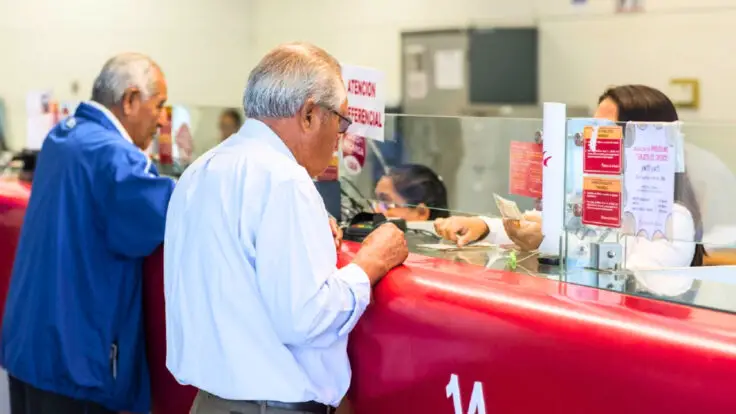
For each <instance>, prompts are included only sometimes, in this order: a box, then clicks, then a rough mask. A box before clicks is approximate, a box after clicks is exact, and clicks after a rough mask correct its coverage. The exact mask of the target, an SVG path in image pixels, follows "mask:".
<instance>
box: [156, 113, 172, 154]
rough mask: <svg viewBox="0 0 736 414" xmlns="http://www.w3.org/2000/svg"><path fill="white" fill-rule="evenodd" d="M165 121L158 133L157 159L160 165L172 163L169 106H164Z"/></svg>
mask: <svg viewBox="0 0 736 414" xmlns="http://www.w3.org/2000/svg"><path fill="white" fill-rule="evenodd" d="M164 110H165V111H166V123H164V124H163V125H161V128H160V130H159V133H158V161H159V162H160V163H161V165H171V164H173V163H174V160H173V158H172V145H171V107H170V106H169V107H166V108H165V109H164Z"/></svg>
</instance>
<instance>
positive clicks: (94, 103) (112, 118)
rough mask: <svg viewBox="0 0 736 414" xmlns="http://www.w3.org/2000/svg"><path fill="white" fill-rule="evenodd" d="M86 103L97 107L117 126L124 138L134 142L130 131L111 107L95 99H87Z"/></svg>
mask: <svg viewBox="0 0 736 414" xmlns="http://www.w3.org/2000/svg"><path fill="white" fill-rule="evenodd" d="M85 104H87V105H89V106H91V107H92V108H95V109H96V110H98V111H100V112H102V114H103V115H105V118H107V119H108V120H109V121H110V122H111V123H112V124H113V125H114V126H115V129H117V130H118V132H119V133H120V135H122V136H123V138H125V140H126V141H128V142H130V143H131V144H133V139H132V138H130V134H128V131H126V130H125V128H124V127H123V125H122V124H121V123H120V121H119V120H118V118H117V117H116V116H115V114H113V113H112V112H110V110H109V109H107V108H106V107H105V106H104V105H102V104H100V103H98V102H95V101H86V102H85Z"/></svg>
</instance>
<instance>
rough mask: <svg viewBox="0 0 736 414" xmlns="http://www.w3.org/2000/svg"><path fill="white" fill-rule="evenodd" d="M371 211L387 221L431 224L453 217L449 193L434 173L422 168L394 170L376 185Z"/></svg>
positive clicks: (407, 165)
mask: <svg viewBox="0 0 736 414" xmlns="http://www.w3.org/2000/svg"><path fill="white" fill-rule="evenodd" d="M375 195H376V200H374V201H372V203H371V204H372V205H371V207H372V208H373V210H374V211H375V212H376V213H382V214H384V215H386V217H391V218H400V219H404V220H406V221H427V220H436V219H440V218H445V217H449V215H450V212H449V211H448V209H447V189H446V188H445V184H444V183H443V182H442V178H440V177H439V176H438V175H437V174H436V173H435V172H434V171H432V169H430V168H429V167H425V166H424V165H419V164H404V165H399V166H397V167H393V168H391V169H390V170H389V172H388V174H386V175H384V176H383V177H381V179H380V180H378V183H377V184H376V190H375Z"/></svg>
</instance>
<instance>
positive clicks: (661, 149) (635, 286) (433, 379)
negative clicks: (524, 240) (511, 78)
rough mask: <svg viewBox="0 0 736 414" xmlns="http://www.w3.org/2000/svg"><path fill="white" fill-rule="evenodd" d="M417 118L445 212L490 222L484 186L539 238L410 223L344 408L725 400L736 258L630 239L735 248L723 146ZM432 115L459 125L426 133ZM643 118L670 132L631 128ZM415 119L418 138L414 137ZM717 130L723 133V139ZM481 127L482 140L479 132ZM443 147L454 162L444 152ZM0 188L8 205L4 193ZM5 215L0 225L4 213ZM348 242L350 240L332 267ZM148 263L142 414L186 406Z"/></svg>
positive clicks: (521, 408)
mask: <svg viewBox="0 0 736 414" xmlns="http://www.w3.org/2000/svg"><path fill="white" fill-rule="evenodd" d="M412 118H413V120H409V119H404V120H403V122H404V126H405V128H406V129H405V132H404V136H403V141H404V142H403V143H402V146H403V147H404V149H403V154H404V156H403V158H404V159H403V160H402V162H419V163H423V164H425V165H428V166H430V167H432V168H434V169H435V170H436V171H438V172H439V173H440V175H442V177H443V178H444V180H445V183H446V185H447V187H448V190H449V193H450V207H451V208H452V211H451V214H452V215H471V216H472V215H476V214H478V213H485V214H486V215H488V216H495V217H496V218H495V219H493V218H492V219H491V220H499V221H500V220H501V218H500V217H498V216H499V213H500V211H499V210H497V209H496V206H495V202H494V198H493V194H494V193H496V194H498V195H500V196H501V197H502V198H503V199H505V200H510V201H514V202H516V204H517V205H518V207H519V209H520V210H521V211H524V210H532V209H534V208H535V207H538V208H540V209H541V226H540V228H541V231H542V233H543V235H544V238H543V240H542V243H541V245H539V247H538V249H537V250H533V251H522V250H520V249H518V248H516V247H514V246H513V244H512V243H510V242H498V241H493V242H490V243H488V244H479V245H475V246H469V247H467V248H463V249H456V248H452V246H449V245H447V244H446V243H444V242H442V241H441V240H439V239H438V238H437V237H436V236H435V235H434V233H433V230H432V228H433V227H432V225H431V223H426V222H423V223H417V222H409V223H407V233H406V234H407V240H408V242H409V246H410V252H411V254H410V256H409V258H408V260H407V261H406V263H405V265H403V266H400V267H398V268H396V269H394V270H392V271H391V272H390V273H389V275H387V277H386V278H385V279H384V280H383V281H382V282H381V283H379V284H378V285H377V286H376V287H375V289H374V292H373V298H372V303H371V305H370V306H369V308H368V310H367V311H366V313H365V315H364V316H363V318H362V319H361V321H360V322H359V323H358V325H357V327H356V328H355V330H354V331H353V333H352V334H351V338H350V341H349V350H348V351H349V356H350V359H351V364H352V367H353V381H352V385H351V389H350V391H349V393H348V400H349V404H347V405H349V408H348V410H352V412H354V413H370V414H373V413H382V414H391V413H397V414H398V413H401V414H404V413H457V414H459V413H463V414H464V413H483V414H485V413H491V412H494V413H539V412H545V413H614V412H615V413H620V412H628V413H653V412H672V413H696V412H698V413H699V412H702V413H731V412H734V411H735V410H736V394H734V393H732V392H731V390H730V388H731V387H730V386H731V384H733V383H734V382H736V314H734V311H736V280H733V279H734V278H736V269H735V268H731V267H730V266H705V267H688V266H673V265H671V264H670V263H669V262H662V261H660V262H662V263H660V265H659V266H650V267H647V266H645V264H646V263H647V262H646V261H642V260H641V259H637V258H636V256H635V255H636V254H637V252H640V251H637V250H636V249H632V248H631V247H629V246H630V244H632V243H635V242H638V241H639V238H648V239H647V240H648V242H649V243H661V244H664V245H667V246H669V245H675V244H676V245H677V246H680V245H681V244H682V245H685V246H687V245H688V243H690V244H691V245H693V246H694V245H695V244H696V243H700V244H703V245H705V246H706V248H707V249H708V252H709V253H710V252H711V251H719V252H722V251H729V250H728V249H730V248H731V247H732V246H733V245H734V243H733V241H732V240H728V237H729V236H728V234H729V232H728V231H727V229H728V227H729V226H731V222H729V221H728V220H733V221H736V217H734V218H731V217H729V215H728V214H724V215H723V216H722V217H720V216H719V217H717V218H715V219H712V218H710V217H707V215H708V214H711V215H713V214H716V213H714V212H717V209H716V208H715V207H714V206H713V205H712V204H710V203H709V200H712V199H715V200H721V199H718V198H717V197H721V196H722V193H725V192H728V191H730V192H731V193H733V191H731V190H730V189H736V184H734V185H733V186H730V185H729V184H727V183H726V181H725V180H722V179H719V180H718V183H720V185H721V187H719V188H720V190H721V191H717V192H715V193H709V192H708V191H707V188H705V184H704V183H700V181H698V180H701V179H702V178H701V177H707V176H708V174H712V172H709V173H707V174H706V173H702V172H699V171H698V170H699V169H701V168H706V167H707V168H713V166H714V165H716V164H717V165H718V167H719V168H720V167H723V169H725V170H727V171H728V173H729V174H731V175H733V173H732V171H736V162H734V161H736V159H731V158H721V157H723V156H724V153H723V152H721V151H718V150H715V149H716V148H719V147H717V146H713V147H711V146H710V145H709V144H708V142H709V141H708V140H709V139H710V138H709V137H705V136H704V135H707V134H705V132H708V131H709V128H708V127H706V126H688V125H687V124H685V125H664V124H662V125H636V124H629V125H615V124H606V123H600V122H597V121H594V120H589V119H585V120H579V119H567V118H566V116H565V111H564V106H561V105H548V106H547V107H546V108H545V119H544V120H513V119H503V120H497V119H480V118H470V119H468V118H456V119H453V118H445V120H443V121H437V120H436V119H422V118H421V117H412ZM435 122H446V123H448V125H447V126H448V128H443V131H450V130H452V129H453V128H454V129H455V130H456V132H457V134H456V135H449V136H447V137H446V138H442V137H439V136H433V135H432V134H433V133H432V131H433V129H432V127H431V125H433V123H435ZM423 123H424V124H423ZM449 123H453V125H452V126H451V127H450V125H449ZM387 124H388V122H387ZM648 128H652V130H653V131H655V130H656V131H662V130H664V131H665V132H664V133H659V132H657V133H652V134H650V135H647V133H643V134H640V133H637V129H641V130H645V129H648ZM688 128H690V129H688ZM420 131H424V132H425V133H424V135H425V136H428V138H427V139H428V140H429V144H430V145H424V146H422V145H421V142H419V141H418V140H419V139H421V136H422V135H423V134H422V133H421V132H420ZM732 131H733V132H736V126H733V127H732ZM676 133H679V134H676ZM717 135H718V136H717V138H718V141H717V142H718V143H720V142H721V141H720V140H723V137H724V135H723V134H722V132H719V134H717ZM696 138H697V139H696ZM443 139H449V140H455V142H457V143H458V144H457V145H456V146H455V149H454V151H455V152H452V151H448V150H447V148H448V147H445V146H434V147H433V143H436V142H439V141H440V140H443ZM433 140H434V141H433ZM483 140H485V143H486V145H483V146H474V145H477V144H478V143H482V142H483ZM590 141H593V144H592V145H593V148H594V149H595V150H594V151H590V150H589V149H590V145H591V142H590ZM608 141H613V142H608ZM713 142H716V141H713ZM425 144H427V142H425ZM443 145H444V144H443ZM585 145H588V149H586V147H585ZM713 145H720V144H713ZM690 147H693V148H696V149H697V150H698V151H700V153H707V155H708V156H709V157H710V158H707V159H708V160H709V162H707V163H705V164H704V165H705V167H704V166H703V165H701V164H698V165H690V159H691V157H690V154H691V153H693V152H691V150H690ZM422 148H423V149H422ZM437 148H445V149H443V150H440V151H439V152H440V153H441V154H440V155H443V156H442V157H440V156H438V155H437V154H435V153H433V152H432V151H435V150H436V149H437ZM618 148H621V149H620V151H619V150H618ZM681 148H684V150H683V151H681ZM363 150H364V154H367V156H366V157H365V159H364V160H360V161H361V162H360V163H359V164H360V167H361V168H355V164H353V165H352V166H351V167H352V168H351V169H346V170H347V172H343V171H342V169H341V173H340V174H341V175H342V177H341V183H342V188H343V189H344V191H343V194H344V200H343V201H344V205H345V208H344V210H343V211H344V212H346V213H351V212H355V211H356V210H359V209H360V208H361V206H362V207H367V205H368V204H370V203H369V199H370V198H372V197H373V196H372V195H371V193H372V191H373V186H374V185H375V181H376V179H377V178H378V176H379V175H380V174H381V172H383V171H385V170H386V169H387V168H390V167H392V166H393V165H389V164H386V159H388V158H389V157H383V156H382V154H381V153H380V151H381V145H379V144H376V143H372V142H365V147H364V149H363ZM681 152H684V167H683V164H678V163H677V162H678V161H677V158H674V161H675V162H670V161H671V160H670V156H672V157H680V155H682V154H680V153H681ZM663 154H666V155H667V157H666V158H667V159H666V160H665V157H663V156H662V155H663ZM678 154H680V155H678ZM701 155H702V154H701ZM726 155H727V154H726ZM348 156H353V158H348ZM452 156H457V157H459V158H460V159H459V160H448V157H452ZM632 156H633V157H636V159H633V158H631V157H632ZM616 157H619V158H620V160H618V159H617V158H616ZM731 157H732V158H733V156H731ZM345 158H348V159H349V161H350V162H354V161H355V159H354V158H356V157H355V156H354V154H347V155H346V152H345V151H343V154H342V158H341V163H342V162H343V161H344V159H345ZM619 161H620V168H619V167H617V166H618V165H619ZM731 163H733V166H731V165H732V164H731ZM632 166H636V167H637V170H636V171H635V172H634V171H633V170H630V169H629V168H630V167H632ZM683 168H684V170H685V171H686V172H687V173H688V176H689V177H690V179H691V180H692V181H693V182H697V183H700V184H701V185H700V187H698V188H696V189H695V192H696V199H697V200H698V201H699V202H700V205H702V206H704V207H703V208H702V209H701V215H702V216H703V217H702V221H703V225H702V231H701V232H699V233H697V234H696V233H695V232H694V233H693V236H692V237H690V239H689V240H688V238H687V237H685V236H682V235H681V234H684V233H682V232H675V231H674V230H673V225H672V223H671V221H672V220H670V219H669V218H668V217H669V216H671V215H672V214H671V210H674V209H677V208H678V207H677V206H678V205H679V204H680V203H679V200H680V199H681V198H682V195H681V194H677V189H678V187H677V186H676V185H675V183H674V175H675V174H681V173H680V172H678V171H682V170H683ZM670 170H671V171H672V179H671V180H670V181H669V182H668V181H667V180H668V179H670V178H669V177H670V173H669V172H668V171H670ZM708 171H710V170H708ZM630 174H634V177H629V175H630ZM698 174H700V175H698ZM647 177H648V178H647ZM542 178H543V180H542ZM540 181H542V182H541V183H540ZM617 183H618V185H617ZM708 183H710V181H708ZM670 186H672V193H671V194H670V195H667V191H666V190H667V189H669V188H670ZM3 188H4V187H0V192H2V194H0V205H2V206H3V207H2V208H4V206H5V205H6V204H9V203H10V201H8V200H10V198H11V197H9V195H8V194H6V192H7V190H4V189H3ZM724 190H725V191H724ZM632 194H633V195H635V196H632ZM542 195H543V196H542ZM708 197H711V198H708ZM16 198H17V197H16ZM733 198H734V197H731V199H730V204H729V205H733V202H734V201H736V199H733ZM540 199H541V202H540ZM652 200H654V201H655V202H656V203H654V204H651V202H652ZM670 200H671V202H670ZM483 203H486V204H483ZM5 211H9V210H3V209H0V212H2V214H3V216H2V217H1V218H0V223H10V221H8V220H7V215H6V214H5V213H4V212H5ZM494 212H495V214H494ZM642 217H643V218H642ZM711 217H713V216H711ZM18 224H19V223H18ZM734 224H736V223H734ZM11 227H12V226H11ZM2 231H4V232H8V231H9V230H8V229H6V228H2ZM6 234H10V233H4V234H3V235H1V236H2V237H5V235H6ZM734 234H736V233H734ZM734 237H736V236H734ZM359 247H360V245H359V243H358V242H355V241H345V242H344V244H343V246H342V248H341V251H340V253H339V255H338V266H343V265H346V264H347V263H349V262H350V261H351V260H352V258H353V257H354V255H355V253H356V252H357V250H358V249H359ZM3 248H5V245H3ZM683 251H684V250H683ZM1 253H2V254H5V252H1ZM663 257H664V256H663ZM636 260H639V262H636ZM637 263H638V264H637ZM5 270H6V269H0V271H3V272H5ZM7 273H9V270H8V271H7ZM3 275H5V273H3ZM145 277H146V279H145V290H146V292H145V297H144V304H143V305H144V307H145V311H146V318H147V321H146V334H147V340H148V346H147V351H148V359H149V366H150V371H151V378H152V393H153V399H154V403H153V404H154V406H153V413H155V414H180V413H181V414H185V413H187V412H188V411H189V407H190V404H191V401H192V400H193V398H194V395H195V393H196V390H194V389H193V388H191V387H184V386H181V385H179V384H177V383H176V381H175V380H174V379H173V378H172V377H171V375H170V374H169V373H168V371H167V370H166V367H165V352H166V350H165V321H164V306H163V260H162V253H161V249H159V251H157V252H156V253H155V254H154V255H152V257H150V258H149V259H148V260H147V262H146V264H145ZM2 283H3V284H4V285H5V286H7V280H3V281H2Z"/></svg>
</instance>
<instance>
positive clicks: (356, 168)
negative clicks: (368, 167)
mask: <svg viewBox="0 0 736 414" xmlns="http://www.w3.org/2000/svg"><path fill="white" fill-rule="evenodd" d="M365 157H366V141H365V138H363V137H360V136H357V135H352V134H345V136H344V137H343V139H342V163H343V167H345V172H346V173H348V174H353V175H357V174H359V173H360V172H361V171H362V170H363V166H364V165H365Z"/></svg>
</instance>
